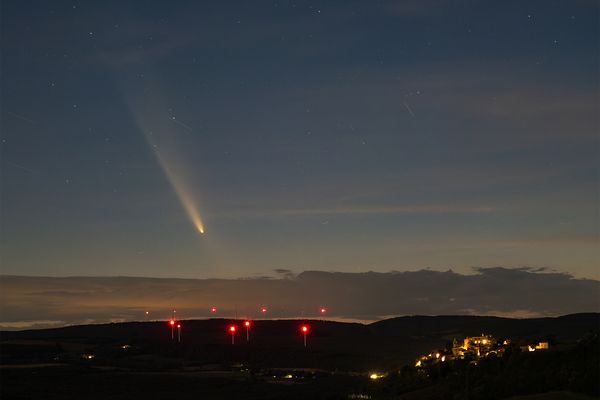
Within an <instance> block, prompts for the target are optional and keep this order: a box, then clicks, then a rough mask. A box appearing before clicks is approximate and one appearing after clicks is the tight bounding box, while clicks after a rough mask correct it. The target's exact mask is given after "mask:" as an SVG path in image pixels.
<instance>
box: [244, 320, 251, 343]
mask: <svg viewBox="0 0 600 400" xmlns="http://www.w3.org/2000/svg"><path fill="white" fill-rule="evenodd" d="M244 326H245V327H246V342H249V341H250V321H244Z"/></svg>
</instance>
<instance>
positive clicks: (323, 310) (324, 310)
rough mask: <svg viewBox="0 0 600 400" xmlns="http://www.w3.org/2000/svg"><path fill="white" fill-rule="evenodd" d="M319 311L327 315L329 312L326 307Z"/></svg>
mask: <svg viewBox="0 0 600 400" xmlns="http://www.w3.org/2000/svg"><path fill="white" fill-rule="evenodd" d="M319 311H321V314H325V313H326V312H327V309H326V308H325V307H321V309H320V310H319Z"/></svg>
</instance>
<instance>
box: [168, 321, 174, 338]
mask: <svg viewBox="0 0 600 400" xmlns="http://www.w3.org/2000/svg"><path fill="white" fill-rule="evenodd" d="M169 325H171V340H173V339H175V320H174V319H171V320H170V321H169Z"/></svg>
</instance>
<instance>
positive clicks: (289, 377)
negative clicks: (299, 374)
mask: <svg viewBox="0 0 600 400" xmlns="http://www.w3.org/2000/svg"><path fill="white" fill-rule="evenodd" d="M293 377H294V376H293V375H292V374H287V375H286V376H284V378H285V379H292V378H293Z"/></svg>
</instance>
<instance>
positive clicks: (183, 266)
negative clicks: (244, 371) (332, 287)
mask: <svg viewBox="0 0 600 400" xmlns="http://www.w3.org/2000/svg"><path fill="white" fill-rule="evenodd" d="M1 7H2V12H1V24H0V25H1V50H2V59H1V67H2V73H1V79H2V80H1V84H2V93H1V94H2V105H1V114H0V116H1V120H0V127H1V143H0V145H1V189H2V192H1V205H0V206H1V221H2V223H1V232H0V233H1V236H0V252H1V253H2V273H4V274H25V275H135V276H173V277H243V276H256V275H263V274H270V273H271V271H272V270H273V269H275V268H284V269H290V270H293V271H303V270H307V269H321V270H336V271H349V272H354V271H367V270H374V271H389V270H400V271H403V270H413V269H419V268H427V267H429V268H432V269H439V270H445V269H447V268H449V267H452V268H454V269H455V270H457V271H462V272H467V271H469V270H470V268H471V267H475V266H508V267H511V266H524V265H525V266H533V267H549V268H552V269H556V270H558V271H567V272H570V273H573V274H574V275H575V276H578V277H588V278H596V279H597V278H600V275H599V272H598V270H597V267H598V265H599V261H600V259H599V258H600V256H599V253H598V250H597V249H596V247H597V245H598V232H599V217H600V216H599V211H598V203H599V200H600V199H599V194H598V178H599V176H598V175H599V174H598V171H599V169H598V167H599V164H598V159H599V157H598V156H599V141H598V128H599V119H598V116H597V114H598V109H599V105H600V103H599V95H598V93H599V92H598V90H599V82H598V68H599V63H598V60H599V54H598V31H599V23H598V11H599V10H598V3H597V2H595V1H547V0H544V1H527V2H523V1H501V2H491V1H489V2H481V1H462V0H460V1H450V0H409V1H362V2H359V1H320V2H319V1H312V2H303V1H297V2H285V1H279V2H267V1H261V2H255V1H252V2H248V1H240V2H225V1H217V2H192V1H190V2H145V1H139V2H122V1H102V2H93V3H92V2H81V3H80V2H73V1H70V2H61V1H53V2H43V1H38V2H29V1H13V2H9V1H4V2H2V4H1ZM186 204H187V206H188V210H187V212H186ZM190 207H191V208H193V209H194V210H195V211H196V212H198V213H199V215H200V216H201V218H202V221H203V224H204V227H205V230H206V233H205V234H204V235H200V234H198V232H197V230H196V229H195V227H194V225H193V223H192V222H193V221H191V217H190V212H189V208H190Z"/></svg>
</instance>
